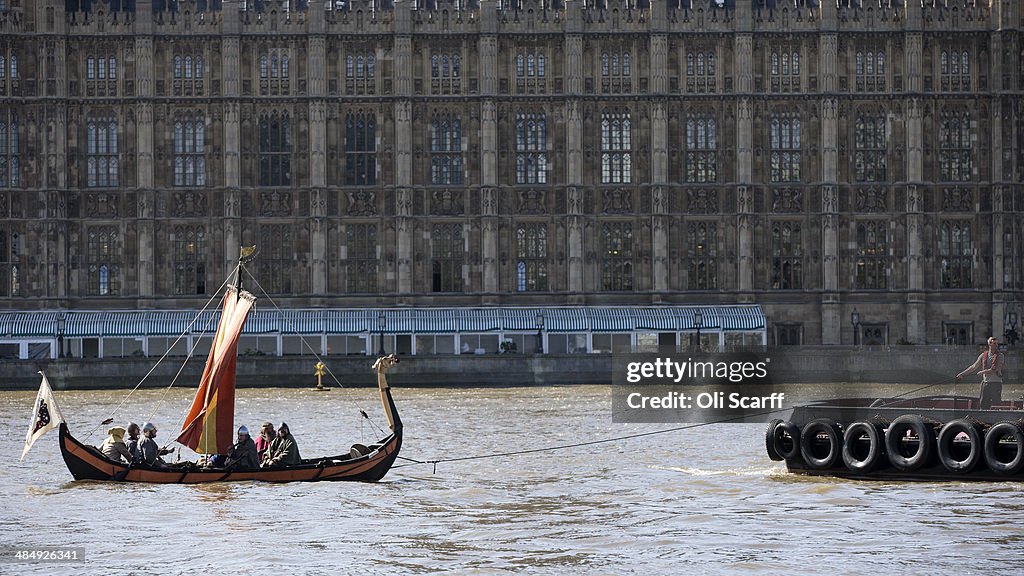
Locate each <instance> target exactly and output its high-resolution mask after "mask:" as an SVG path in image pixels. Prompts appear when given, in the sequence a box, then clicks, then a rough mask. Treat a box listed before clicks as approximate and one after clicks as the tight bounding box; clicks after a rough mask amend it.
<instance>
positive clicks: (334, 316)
mask: <svg viewBox="0 0 1024 576" xmlns="http://www.w3.org/2000/svg"><path fill="white" fill-rule="evenodd" d="M323 319H324V332H326V333H327V334H364V333H366V332H372V331H375V330H376V329H377V315H376V314H373V313H372V311H370V310H324V311H323Z"/></svg>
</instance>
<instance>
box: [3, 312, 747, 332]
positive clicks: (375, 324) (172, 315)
mask: <svg viewBox="0 0 1024 576" xmlns="http://www.w3.org/2000/svg"><path fill="white" fill-rule="evenodd" d="M698 310H699V311H700V313H701V316H702V323H701V330H706V331H760V330H764V329H765V326H766V323H765V317H764V312H763V311H762V310H761V307H760V306H758V305H756V304H740V305H720V306H668V305H666V306H632V307H631V306H576V307H553V308H538V307H531V308H518V307H509V308H464V309H460V308H400V309H395V308H384V309H380V308H364V309H340V310H339V309H333V310H331V309H304V310H287V311H283V312H282V311H278V310H253V311H252V312H251V313H250V315H249V321H248V322H247V323H246V326H245V330H244V332H243V333H245V334H249V335H253V334H276V333H280V334H366V333H376V332H378V331H379V330H380V326H379V320H378V318H379V316H380V314H381V313H383V314H384V317H385V327H384V332H385V333H387V334H456V333H463V334H472V333H481V332H497V331H503V332H536V331H537V328H538V327H537V316H538V314H539V315H541V316H543V319H544V326H543V329H544V331H546V332H552V333H580V332H645V331H646V332H652V331H653V332H662V331H664V332H679V331H682V332H692V331H694V330H696V323H695V316H696V313H697V311H698ZM62 314H63V317H64V319H65V336H68V337H71V338H88V337H92V338H95V337H108V336H109V337H141V336H177V335H178V334H181V333H184V332H191V333H192V334H204V333H212V332H214V331H216V329H217V322H218V321H219V318H220V311H219V310H214V309H207V310H205V311H204V312H203V313H202V314H199V313H198V312H195V311H181V310H121V311H102V312H100V311H95V312H93V311H83V312H79V311H68V312H53V311H40V312H3V313H0V337H5V336H7V335H8V334H9V335H10V337H18V338H30V337H55V336H56V334H57V329H58V328H57V326H58V323H59V319H60V317H61V315H62ZM197 314H198V316H197Z"/></svg>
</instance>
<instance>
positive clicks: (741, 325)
mask: <svg viewBox="0 0 1024 576" xmlns="http://www.w3.org/2000/svg"><path fill="white" fill-rule="evenodd" d="M719 315H720V316H721V318H722V330H729V331H755V330H764V328H765V320H764V312H763V311H762V310H761V307H760V306H726V307H723V308H722V309H721V310H720V311H719Z"/></svg>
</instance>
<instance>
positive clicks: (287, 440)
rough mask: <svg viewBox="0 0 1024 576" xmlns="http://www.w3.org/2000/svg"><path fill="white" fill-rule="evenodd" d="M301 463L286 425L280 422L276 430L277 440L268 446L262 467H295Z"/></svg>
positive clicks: (297, 447)
mask: <svg viewBox="0 0 1024 576" xmlns="http://www.w3.org/2000/svg"><path fill="white" fill-rule="evenodd" d="M301 461H302V458H301V457H300V456H299V446H298V444H296V443H295V438H294V437H293V436H292V434H291V431H290V430H289V429H288V424H286V423H284V422H282V423H281V426H280V427H279V428H278V429H277V438H274V441H273V442H272V443H271V444H270V449H269V450H267V458H266V459H265V460H264V461H263V465H264V466H295V465H297V464H299V463H300V462H301Z"/></svg>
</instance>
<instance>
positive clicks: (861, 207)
mask: <svg viewBox="0 0 1024 576" xmlns="http://www.w3.org/2000/svg"><path fill="white" fill-rule="evenodd" d="M885 196H886V194H885V190H858V191H857V199H856V202H855V204H854V208H855V209H856V210H857V212H868V213H872V214H873V213H878V212H885V208H886V201H885Z"/></svg>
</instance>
